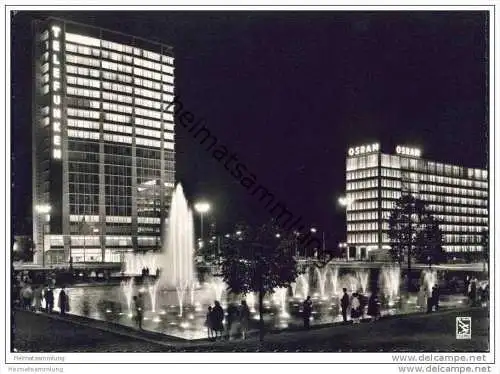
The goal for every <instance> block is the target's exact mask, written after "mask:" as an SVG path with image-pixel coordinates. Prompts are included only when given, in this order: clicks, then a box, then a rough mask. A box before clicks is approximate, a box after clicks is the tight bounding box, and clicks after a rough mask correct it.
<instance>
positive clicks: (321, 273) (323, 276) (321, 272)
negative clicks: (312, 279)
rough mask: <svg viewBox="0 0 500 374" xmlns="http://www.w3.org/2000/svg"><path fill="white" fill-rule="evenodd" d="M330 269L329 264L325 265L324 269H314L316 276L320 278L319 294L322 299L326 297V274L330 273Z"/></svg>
mask: <svg viewBox="0 0 500 374" xmlns="http://www.w3.org/2000/svg"><path fill="white" fill-rule="evenodd" d="M329 271H330V268H329V267H328V266H325V267H324V268H323V269H320V268H315V269H314V272H315V274H316V277H317V278H318V286H319V296H320V297H321V298H322V299H326V288H325V286H326V276H327V275H328V272H329Z"/></svg>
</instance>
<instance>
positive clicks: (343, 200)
mask: <svg viewBox="0 0 500 374" xmlns="http://www.w3.org/2000/svg"><path fill="white" fill-rule="evenodd" d="M337 201H338V203H339V205H340V206H342V207H343V208H344V211H345V212H346V241H347V209H349V207H351V206H352V205H353V204H354V201H355V200H354V199H352V198H350V197H347V196H341V197H339V198H338V200H337ZM346 254H347V260H349V248H348V246H347V250H346Z"/></svg>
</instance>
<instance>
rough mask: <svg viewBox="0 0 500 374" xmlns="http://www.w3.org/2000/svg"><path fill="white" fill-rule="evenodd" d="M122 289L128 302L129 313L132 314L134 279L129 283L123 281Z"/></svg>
mask: <svg viewBox="0 0 500 374" xmlns="http://www.w3.org/2000/svg"><path fill="white" fill-rule="evenodd" d="M120 288H121V290H122V292H123V294H124V295H125V300H126V302H127V308H128V312H129V313H131V312H132V297H133V295H134V278H130V279H129V280H127V281H121V283H120Z"/></svg>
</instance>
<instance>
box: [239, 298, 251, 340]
mask: <svg viewBox="0 0 500 374" xmlns="http://www.w3.org/2000/svg"><path fill="white" fill-rule="evenodd" d="M249 322H250V309H249V308H248V305H247V301H246V300H241V306H240V327H241V337H242V339H246V336H247V333H248V324H249Z"/></svg>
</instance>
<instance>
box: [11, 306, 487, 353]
mask: <svg viewBox="0 0 500 374" xmlns="http://www.w3.org/2000/svg"><path fill="white" fill-rule="evenodd" d="M488 314H489V313H488V310H487V309H485V308H470V309H459V310H449V311H442V312H437V313H432V314H414V315H405V316H395V317H390V318H386V319H381V320H379V321H377V322H365V323H361V324H358V325H350V324H349V325H342V324H337V325H334V326H328V327H314V328H312V329H311V330H310V331H304V330H295V331H283V332H279V333H277V332H273V333H268V334H266V336H265V340H264V342H260V341H259V339H258V337H257V336H256V334H255V333H254V334H253V335H252V336H251V337H250V338H248V339H247V340H239V339H235V340H232V341H218V342H209V341H206V340H203V341H201V340H199V341H191V342H189V341H184V340H180V339H178V338H172V337H168V336H164V335H161V334H156V333H150V332H144V331H138V330H136V329H133V328H128V327H123V326H120V325H115V324H110V323H108V322H102V321H94V320H88V319H85V318H81V317H75V316H67V317H59V316H57V315H53V316H47V315H45V314H35V313H32V312H26V311H16V312H15V317H14V318H15V325H16V328H15V333H14V337H13V346H14V348H15V349H16V350H17V351H18V352H259V351H260V352H381V351H382V352H415V351H426V352H486V351H488V349H489V344H488V329H489V316H488ZM457 316H470V317H471V318H472V339H471V340H457V339H456V338H455V317H457Z"/></svg>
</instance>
